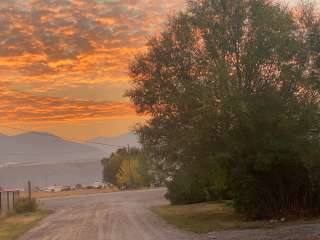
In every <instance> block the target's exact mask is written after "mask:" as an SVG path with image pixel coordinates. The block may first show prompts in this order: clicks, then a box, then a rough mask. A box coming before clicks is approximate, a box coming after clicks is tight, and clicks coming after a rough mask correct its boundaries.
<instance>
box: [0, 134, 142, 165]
mask: <svg viewBox="0 0 320 240" xmlns="http://www.w3.org/2000/svg"><path fill="white" fill-rule="evenodd" d="M97 143H102V144H105V145H102V144H97ZM128 144H129V145H130V146H138V141H137V138H136V136H135V135H134V134H133V133H127V134H123V135H120V136H116V137H98V138H95V139H91V140H89V141H88V142H86V143H78V142H73V141H68V140H65V139H63V138H60V137H58V136H55V135H53V134H50V133H44V132H27V133H23V134H18V135H15V136H7V135H4V134H0V165H2V166H3V165H10V164H26V163H54V162H66V161H83V160H100V159H102V158H103V157H107V156H109V155H110V154H111V153H112V152H113V151H115V150H117V149H118V147H116V146H126V145H128ZM111 145H112V146H111Z"/></svg>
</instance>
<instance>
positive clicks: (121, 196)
mask: <svg viewBox="0 0 320 240" xmlns="http://www.w3.org/2000/svg"><path fill="white" fill-rule="evenodd" d="M164 192H165V191H164V189H160V190H145V191H135V192H117V193H108V194H99V195H91V196H78V197H68V198H58V199H44V200H41V201H42V204H43V205H44V206H45V207H47V208H51V209H55V210H56V212H55V213H54V214H52V215H51V216H49V217H48V218H47V219H46V220H45V221H44V222H42V223H41V224H40V225H39V226H38V227H36V228H34V229H33V230H31V231H30V232H29V233H27V234H26V235H25V236H23V237H22V238H21V239H20V240H193V239H196V240H198V239H200V238H201V237H200V236H195V235H193V234H190V233H186V232H183V231H180V230H177V229H176V228H174V227H172V226H170V225H168V224H166V223H164V222H163V221H162V220H161V219H159V218H158V217H156V216H155V215H154V214H153V213H152V212H150V211H149V210H148V208H149V207H150V206H151V205H159V204H162V203H166V200H165V199H164V198H163V194H164Z"/></svg>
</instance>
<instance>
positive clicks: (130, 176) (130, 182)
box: [127, 144, 132, 188]
mask: <svg viewBox="0 0 320 240" xmlns="http://www.w3.org/2000/svg"><path fill="white" fill-rule="evenodd" d="M127 149H128V156H129V159H128V160H129V188H131V187H132V172H131V157H130V146H129V144H128V145H127Z"/></svg>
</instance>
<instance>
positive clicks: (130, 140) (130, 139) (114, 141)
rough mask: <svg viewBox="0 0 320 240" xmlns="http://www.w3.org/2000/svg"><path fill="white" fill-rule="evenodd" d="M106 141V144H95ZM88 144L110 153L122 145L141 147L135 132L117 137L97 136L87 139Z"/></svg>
mask: <svg viewBox="0 0 320 240" xmlns="http://www.w3.org/2000/svg"><path fill="white" fill-rule="evenodd" d="M95 143H104V144H106V145H101V144H95ZM87 144H88V145H89V146H92V147H97V148H99V149H101V150H102V151H104V152H106V153H107V155H110V154H111V153H112V152H115V151H117V149H118V148H120V146H123V147H126V146H128V145H129V146H130V147H139V146H140V144H139V142H138V137H137V135H135V134H134V133H131V132H130V133H126V134H122V135H120V136H116V137H97V138H93V139H90V140H88V141H87Z"/></svg>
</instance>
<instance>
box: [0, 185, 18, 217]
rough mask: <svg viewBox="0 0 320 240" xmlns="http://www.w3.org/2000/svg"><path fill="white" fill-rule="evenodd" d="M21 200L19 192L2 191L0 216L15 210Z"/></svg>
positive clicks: (0, 192)
mask: <svg viewBox="0 0 320 240" xmlns="http://www.w3.org/2000/svg"><path fill="white" fill-rule="evenodd" d="M19 198H20V192H19V191H0V216H3V215H5V214H6V213H8V212H10V211H11V210H13V209H14V206H15V204H16V203H17V202H18V200H19Z"/></svg>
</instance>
